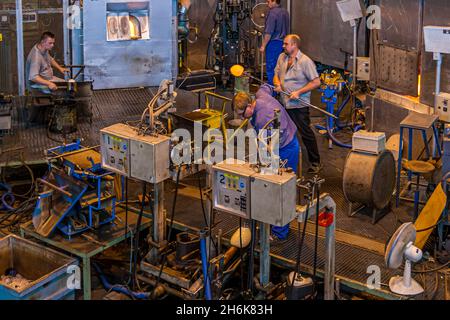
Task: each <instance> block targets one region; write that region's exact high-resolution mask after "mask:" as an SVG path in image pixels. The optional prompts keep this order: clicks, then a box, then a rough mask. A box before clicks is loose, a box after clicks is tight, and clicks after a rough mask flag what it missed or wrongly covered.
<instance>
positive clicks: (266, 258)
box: [259, 223, 270, 287]
mask: <svg viewBox="0 0 450 320" xmlns="http://www.w3.org/2000/svg"><path fill="white" fill-rule="evenodd" d="M260 228H261V229H260V246H261V256H260V262H259V263H260V271H259V272H260V274H259V278H260V281H259V282H260V283H261V285H262V286H263V287H266V286H267V285H268V284H269V282H270V238H269V236H270V224H267V223H261V224H260Z"/></svg>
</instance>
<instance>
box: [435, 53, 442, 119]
mask: <svg viewBox="0 0 450 320" xmlns="http://www.w3.org/2000/svg"><path fill="white" fill-rule="evenodd" d="M434 60H436V61H437V64H436V89H435V94H434V113H435V114H436V108H437V98H438V95H439V94H440V93H441V73H442V53H439V52H435V53H434Z"/></svg>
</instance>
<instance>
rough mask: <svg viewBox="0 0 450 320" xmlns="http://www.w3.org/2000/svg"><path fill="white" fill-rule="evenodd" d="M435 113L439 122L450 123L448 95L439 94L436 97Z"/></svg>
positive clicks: (449, 95) (449, 98) (449, 100)
mask: <svg viewBox="0 0 450 320" xmlns="http://www.w3.org/2000/svg"><path fill="white" fill-rule="evenodd" d="M436 113H437V114H438V115H439V120H441V121H444V122H450V94H449V93H444V92H441V93H440V94H438V95H437V96H436Z"/></svg>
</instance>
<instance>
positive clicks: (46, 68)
mask: <svg viewBox="0 0 450 320" xmlns="http://www.w3.org/2000/svg"><path fill="white" fill-rule="evenodd" d="M52 61H53V58H52V56H50V54H49V53H48V51H40V50H39V49H38V47H37V45H35V46H34V47H33V48H32V49H31V51H30V53H29V54H28V58H27V64H26V80H27V84H28V87H29V86H30V85H33V84H35V83H34V82H33V79H34V78H35V77H36V76H41V77H42V78H44V79H45V80H49V81H50V80H52V79H53V68H52Z"/></svg>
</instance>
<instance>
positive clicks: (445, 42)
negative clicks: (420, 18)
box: [423, 26, 450, 54]
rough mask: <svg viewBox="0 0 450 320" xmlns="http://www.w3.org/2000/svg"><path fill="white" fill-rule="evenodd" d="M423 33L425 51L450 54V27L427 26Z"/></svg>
mask: <svg viewBox="0 0 450 320" xmlns="http://www.w3.org/2000/svg"><path fill="white" fill-rule="evenodd" d="M423 33H424V38H425V51H427V52H438V53H446V54H450V27H448V26H426V27H424V28H423Z"/></svg>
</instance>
